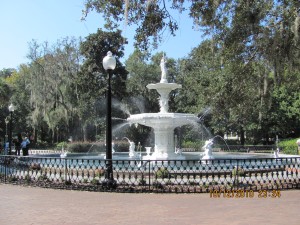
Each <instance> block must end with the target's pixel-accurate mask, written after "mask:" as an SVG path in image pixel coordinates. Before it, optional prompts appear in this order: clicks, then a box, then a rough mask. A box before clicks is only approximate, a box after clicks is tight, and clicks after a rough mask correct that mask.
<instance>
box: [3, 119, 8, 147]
mask: <svg viewBox="0 0 300 225" xmlns="http://www.w3.org/2000/svg"><path fill="white" fill-rule="evenodd" d="M8 124H9V117H8V116H7V117H6V118H5V138H4V142H5V143H6V142H7V141H8V135H7V125H8Z"/></svg>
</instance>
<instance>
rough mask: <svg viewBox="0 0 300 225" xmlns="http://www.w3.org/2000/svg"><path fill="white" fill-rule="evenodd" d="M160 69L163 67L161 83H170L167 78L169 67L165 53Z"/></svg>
mask: <svg viewBox="0 0 300 225" xmlns="http://www.w3.org/2000/svg"><path fill="white" fill-rule="evenodd" d="M160 69H161V79H160V83H168V80H167V75H168V69H167V67H166V59H165V55H163V57H162V58H161V60H160Z"/></svg>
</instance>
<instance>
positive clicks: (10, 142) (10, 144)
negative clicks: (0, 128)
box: [8, 103, 15, 155]
mask: <svg viewBox="0 0 300 225" xmlns="http://www.w3.org/2000/svg"><path fill="white" fill-rule="evenodd" d="M8 111H9V112H10V123H9V138H8V140H9V145H8V146H9V147H8V155H10V154H11V147H12V120H13V112H14V111H15V106H14V105H13V104H12V103H11V104H10V105H9V106H8Z"/></svg>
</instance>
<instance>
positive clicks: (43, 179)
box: [0, 156, 300, 193]
mask: <svg viewBox="0 0 300 225" xmlns="http://www.w3.org/2000/svg"><path fill="white" fill-rule="evenodd" d="M107 162H108V161H107V160H103V159H92V158H91V159H89V158H84V159H83V158H59V157H41V156H39V157H16V156H0V182H2V183H14V184H20V185H32V186H40V187H50V188H60V189H76V190H89V191H116V192H172V193H173V192H174V193H203V192H204V193H209V192H212V191H228V190H244V191H246V190H253V191H258V190H280V189H295V188H300V157H290V158H260V159H219V160H204V161H201V160H200V161H199V160H168V161H167V160H156V161H149V160H112V164H113V178H114V183H115V185H113V186H111V185H108V182H107V178H106V165H107Z"/></svg>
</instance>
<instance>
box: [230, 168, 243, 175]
mask: <svg viewBox="0 0 300 225" xmlns="http://www.w3.org/2000/svg"><path fill="white" fill-rule="evenodd" d="M231 173H232V176H234V177H235V176H236V175H237V176H239V177H244V176H245V171H244V170H243V169H242V168H238V169H236V168H234V169H233V170H232V172H231Z"/></svg>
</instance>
